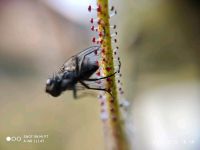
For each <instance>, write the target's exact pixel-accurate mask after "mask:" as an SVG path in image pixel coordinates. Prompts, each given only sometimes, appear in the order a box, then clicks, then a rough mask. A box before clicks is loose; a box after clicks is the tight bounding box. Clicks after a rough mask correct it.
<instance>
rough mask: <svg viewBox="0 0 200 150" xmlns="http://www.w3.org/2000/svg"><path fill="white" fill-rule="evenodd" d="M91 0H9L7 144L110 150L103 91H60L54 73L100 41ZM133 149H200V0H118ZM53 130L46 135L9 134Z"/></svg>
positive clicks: (3, 76)
mask: <svg viewBox="0 0 200 150" xmlns="http://www.w3.org/2000/svg"><path fill="white" fill-rule="evenodd" d="M91 3H92V4H95V1H92V0H76V1H73V0H0V117H1V119H0V149H2V150H12V149H15V150H25V149H26V150H44V149H48V150H54V149H60V150H102V149H104V141H103V140H104V139H103V131H102V125H101V120H100V117H99V116H100V113H99V112H100V106H99V103H98V100H97V98H96V95H95V92H94V93H92V94H88V96H87V95H86V96H84V97H83V98H81V99H79V100H73V97H72V93H71V92H65V93H64V94H63V95H62V96H60V97H58V98H52V97H51V96H49V95H47V94H46V93H45V92H44V88H45V83H46V79H47V78H48V77H50V76H51V75H52V73H53V72H56V71H57V70H58V68H59V67H60V66H61V65H62V64H63V62H64V61H65V60H66V59H67V58H68V57H70V56H71V55H73V54H75V53H76V52H78V51H80V50H81V49H84V48H87V47H89V46H90V45H91V38H92V36H93V33H92V32H91V31H90V23H89V19H90V18H91V17H94V16H95V14H90V13H88V12H87V6H88V5H89V4H91ZM113 3H114V4H115V7H116V8H117V9H118V15H117V16H115V18H114V19H112V21H111V24H117V25H118V28H117V30H118V33H119V34H118V41H119V43H118V44H119V46H120V55H121V60H122V73H123V79H122V80H123V83H124V84H123V86H124V91H125V97H126V98H127V99H128V100H129V102H130V106H129V107H128V108H127V118H126V122H127V128H126V129H127V131H128V137H129V140H130V144H131V146H132V149H134V150H198V149H200V136H199V135H200V127H199V126H200V119H199V114H200V110H199V108H200V102H199V99H200V84H199V79H200V70H199V69H200V59H199V58H200V52H199V50H200V28H199V27H200V12H199V10H200V9H199V8H200V3H199V2H198V1H197V0H182V1H179V0H152V1H148V0H127V1H113ZM29 134H48V139H47V140H46V141H45V142H44V143H40V144H33V143H32V144H31V143H17V142H7V141H6V137H7V136H23V135H29Z"/></svg>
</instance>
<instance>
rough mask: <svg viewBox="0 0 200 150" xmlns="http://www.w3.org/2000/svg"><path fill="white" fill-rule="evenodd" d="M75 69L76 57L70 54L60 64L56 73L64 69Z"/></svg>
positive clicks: (62, 71)
mask: <svg viewBox="0 0 200 150" xmlns="http://www.w3.org/2000/svg"><path fill="white" fill-rule="evenodd" d="M75 69H76V58H75V56H72V57H71V58H69V59H68V60H67V61H65V63H64V64H63V65H62V67H61V68H60V70H59V72H58V73H64V72H65V71H74V70H75Z"/></svg>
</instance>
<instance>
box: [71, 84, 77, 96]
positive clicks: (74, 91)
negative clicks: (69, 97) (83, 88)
mask: <svg viewBox="0 0 200 150" xmlns="http://www.w3.org/2000/svg"><path fill="white" fill-rule="evenodd" d="M72 90H73V97H74V99H77V90H76V86H75V85H74V86H73V88H72Z"/></svg>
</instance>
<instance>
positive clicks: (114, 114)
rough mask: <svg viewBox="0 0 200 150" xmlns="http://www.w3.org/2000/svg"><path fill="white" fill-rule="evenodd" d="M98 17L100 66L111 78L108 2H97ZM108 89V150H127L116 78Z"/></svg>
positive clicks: (113, 78)
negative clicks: (100, 51)
mask: <svg viewBox="0 0 200 150" xmlns="http://www.w3.org/2000/svg"><path fill="white" fill-rule="evenodd" d="M97 5H98V9H97V16H98V19H99V20H100V23H99V24H98V31H99V33H102V36H100V38H101V49H102V61H101V63H100V66H101V67H102V68H103V74H104V75H105V76H109V75H110V74H113V73H114V72H115V69H114V60H113V58H114V57H113V50H112V44H111V42H112V38H111V35H110V22H109V20H110V16H109V4H108V0H97ZM106 88H107V89H109V91H110V92H111V93H112V96H111V95H109V94H106V99H105V101H104V106H105V107H104V108H106V110H104V111H106V112H107V115H108V117H107V119H103V129H104V137H105V142H106V143H105V144H106V149H107V150H127V149H128V144H127V139H126V137H125V131H124V124H123V121H122V118H121V115H120V111H119V104H118V90H117V86H116V82H115V76H112V77H110V78H109V81H108V82H107V83H106Z"/></svg>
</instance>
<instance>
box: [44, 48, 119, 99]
mask: <svg viewBox="0 0 200 150" xmlns="http://www.w3.org/2000/svg"><path fill="white" fill-rule="evenodd" d="M100 57H101V49H100V47H99V46H92V47H89V48H87V49H85V50H83V51H81V52H80V53H78V54H76V55H74V56H72V57H71V58H69V59H68V60H67V61H66V62H65V63H64V64H63V66H62V67H61V68H60V70H59V71H58V72H57V73H56V74H55V75H53V77H52V78H49V79H48V80H47V82H46V92H47V93H49V94H50V95H52V96H54V97H58V96H59V95H61V93H62V92H63V91H66V90H72V91H73V96H74V98H77V90H82V89H91V90H100V91H105V92H108V93H109V94H110V95H112V94H111V93H110V91H109V90H108V89H106V88H105V85H104V84H105V83H104V82H105V81H104V80H106V79H107V78H109V77H111V76H113V75H115V73H116V72H114V73H112V74H111V75H109V76H105V77H101V76H98V73H99V69H100V67H99V63H98V62H99V59H100ZM119 69H120V68H119Z"/></svg>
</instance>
